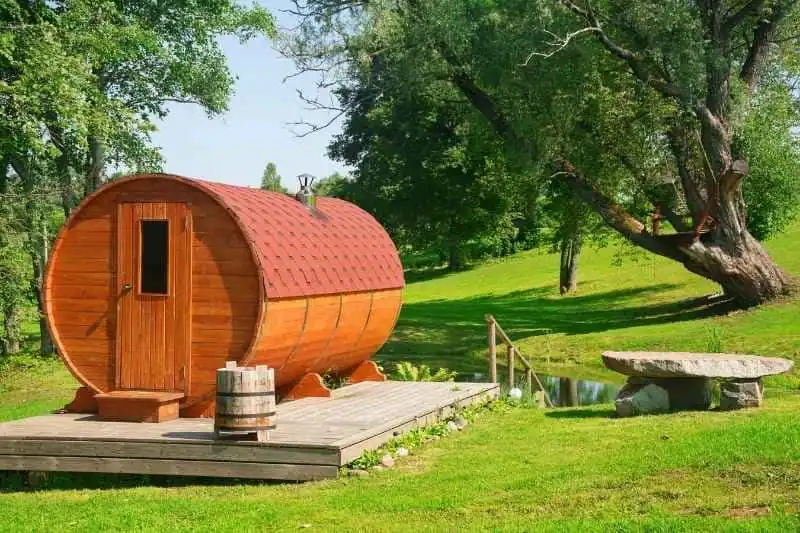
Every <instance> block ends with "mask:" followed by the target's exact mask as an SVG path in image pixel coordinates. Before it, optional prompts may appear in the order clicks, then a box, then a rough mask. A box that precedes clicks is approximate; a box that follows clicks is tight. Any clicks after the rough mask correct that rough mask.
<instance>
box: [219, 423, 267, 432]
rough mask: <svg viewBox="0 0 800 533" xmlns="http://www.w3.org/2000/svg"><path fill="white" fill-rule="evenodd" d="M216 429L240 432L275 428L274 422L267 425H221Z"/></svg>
mask: <svg viewBox="0 0 800 533" xmlns="http://www.w3.org/2000/svg"><path fill="white" fill-rule="evenodd" d="M216 429H217V430H218V431H229V432H232V433H235V432H242V431H264V430H265V429H275V424H272V425H269V426H235V427H234V426H231V427H227V426H221V427H218V428H216Z"/></svg>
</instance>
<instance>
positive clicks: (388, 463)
mask: <svg viewBox="0 0 800 533" xmlns="http://www.w3.org/2000/svg"><path fill="white" fill-rule="evenodd" d="M381 465H382V466H384V467H386V468H391V467H393V466H394V458H393V457H392V456H391V455H390V454H388V453H387V454H384V456H383V457H381Z"/></svg>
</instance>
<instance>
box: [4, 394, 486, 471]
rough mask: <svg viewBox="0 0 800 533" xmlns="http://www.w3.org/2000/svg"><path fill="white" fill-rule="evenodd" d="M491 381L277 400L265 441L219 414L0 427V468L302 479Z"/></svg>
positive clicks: (447, 408)
mask: <svg viewBox="0 0 800 533" xmlns="http://www.w3.org/2000/svg"><path fill="white" fill-rule="evenodd" d="M498 390H499V389H498V385H497V384H491V383H424V382H403V381H390V382H384V383H377V382H364V383H358V384H355V385H348V386H346V387H342V388H340V389H337V390H335V391H333V399H324V398H307V399H303V400H297V401H293V402H285V403H282V404H280V405H278V409H277V410H278V415H277V429H275V430H274V431H272V432H270V440H269V442H266V443H259V442H255V441H241V440H232V439H217V438H215V436H214V433H213V420H211V419H200V418H182V419H178V420H173V421H170V422H164V423H161V424H147V423H132V422H105V421H99V420H97V419H96V417H93V416H87V415H76V414H54V415H46V416H38V417H33V418H27V419H23V420H17V421H13V422H6V423H3V424H0V470H32V471H54V470H58V471H68V472H108V473H126V474H164V475H172V476H209V477H235V478H250V479H280V480H296V481H306V480H312V479H322V478H334V477H336V476H337V475H338V472H339V467H340V466H342V465H345V464H347V463H349V462H350V461H352V460H353V459H356V458H357V457H358V456H359V455H361V453H362V452H363V451H364V450H367V449H375V448H378V447H379V446H380V445H381V444H383V443H385V442H386V441H388V440H389V439H391V438H392V437H393V436H395V435H397V434H400V433H402V432H403V431H407V430H409V429H411V428H413V427H416V426H420V425H427V424H430V423H432V422H435V421H437V420H440V419H441V418H443V417H445V416H447V414H448V413H450V412H451V410H452V409H454V408H456V407H461V406H465V405H469V404H471V403H474V402H477V401H480V400H482V399H485V398H487V397H494V396H496V395H497V394H498Z"/></svg>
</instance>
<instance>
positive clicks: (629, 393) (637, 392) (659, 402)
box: [614, 383, 669, 417]
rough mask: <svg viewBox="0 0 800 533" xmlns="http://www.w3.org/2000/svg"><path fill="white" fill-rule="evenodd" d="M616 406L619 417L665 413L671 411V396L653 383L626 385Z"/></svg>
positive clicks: (618, 396) (618, 397)
mask: <svg viewBox="0 0 800 533" xmlns="http://www.w3.org/2000/svg"><path fill="white" fill-rule="evenodd" d="M614 406H615V407H616V409H617V416H619V417H627V416H634V415H646V414H651V413H663V412H665V411H668V410H669V394H668V393H667V391H666V390H665V389H663V388H662V387H659V386H658V385H654V384H652V383H650V384H648V385H625V387H623V388H622V389H621V390H620V391H619V394H617V399H616V401H615V402H614Z"/></svg>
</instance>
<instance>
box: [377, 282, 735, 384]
mask: <svg viewBox="0 0 800 533" xmlns="http://www.w3.org/2000/svg"><path fill="white" fill-rule="evenodd" d="M678 287H680V285H678V284H669V283H662V284H658V285H651V286H647V287H636V288H628V289H619V290H613V291H607V292H602V293H595V294H587V295H585V296H571V297H558V296H557V289H556V287H555V286H549V287H540V288H536V289H531V290H525V291H517V292H513V293H509V294H505V295H501V296H478V297H472V298H462V299H442V300H431V301H425V302H419V303H410V304H406V305H404V307H403V309H402V312H401V313H400V319H399V321H398V324H397V328H396V330H395V332H394V335H393V336H392V339H391V342H389V343H388V344H387V345H386V346H385V347H384V349H383V351H382V352H381V354H380V356H379V359H380V360H381V362H383V363H393V362H397V361H404V360H407V361H411V362H413V363H415V364H419V363H425V364H428V365H429V366H431V367H433V368H436V367H446V368H449V369H451V370H455V371H457V372H459V373H460V374H462V375H469V374H470V373H473V372H486V363H485V360H484V358H483V357H473V354H475V353H476V352H477V351H479V350H481V349H482V348H483V347H484V346H485V345H486V325H485V321H484V316H485V315H486V314H487V313H489V314H492V315H494V316H495V317H496V318H497V320H498V322H499V323H500V324H501V326H502V327H503V329H504V330H505V332H506V333H507V334H508V335H509V336H510V337H511V339H512V340H519V339H525V338H529V337H535V336H541V335H548V334H566V335H582V334H588V333H597V332H604V331H610V330H615V329H621V328H629V327H638V326H648V325H654V324H667V323H677V322H683V321H688V320H696V319H700V318H706V317H710V316H716V315H721V314H725V313H728V312H729V311H731V310H732V309H733V306H732V303H731V302H730V301H729V300H725V299H720V298H710V297H702V298H692V299H687V300H682V301H676V302H666V303H653V304H650V303H644V304H642V303H641V302H647V301H649V300H652V299H654V297H655V296H657V295H658V294H660V293H664V292H668V291H671V290H674V289H676V288H678ZM609 348H613V347H609ZM598 356H599V354H598Z"/></svg>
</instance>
